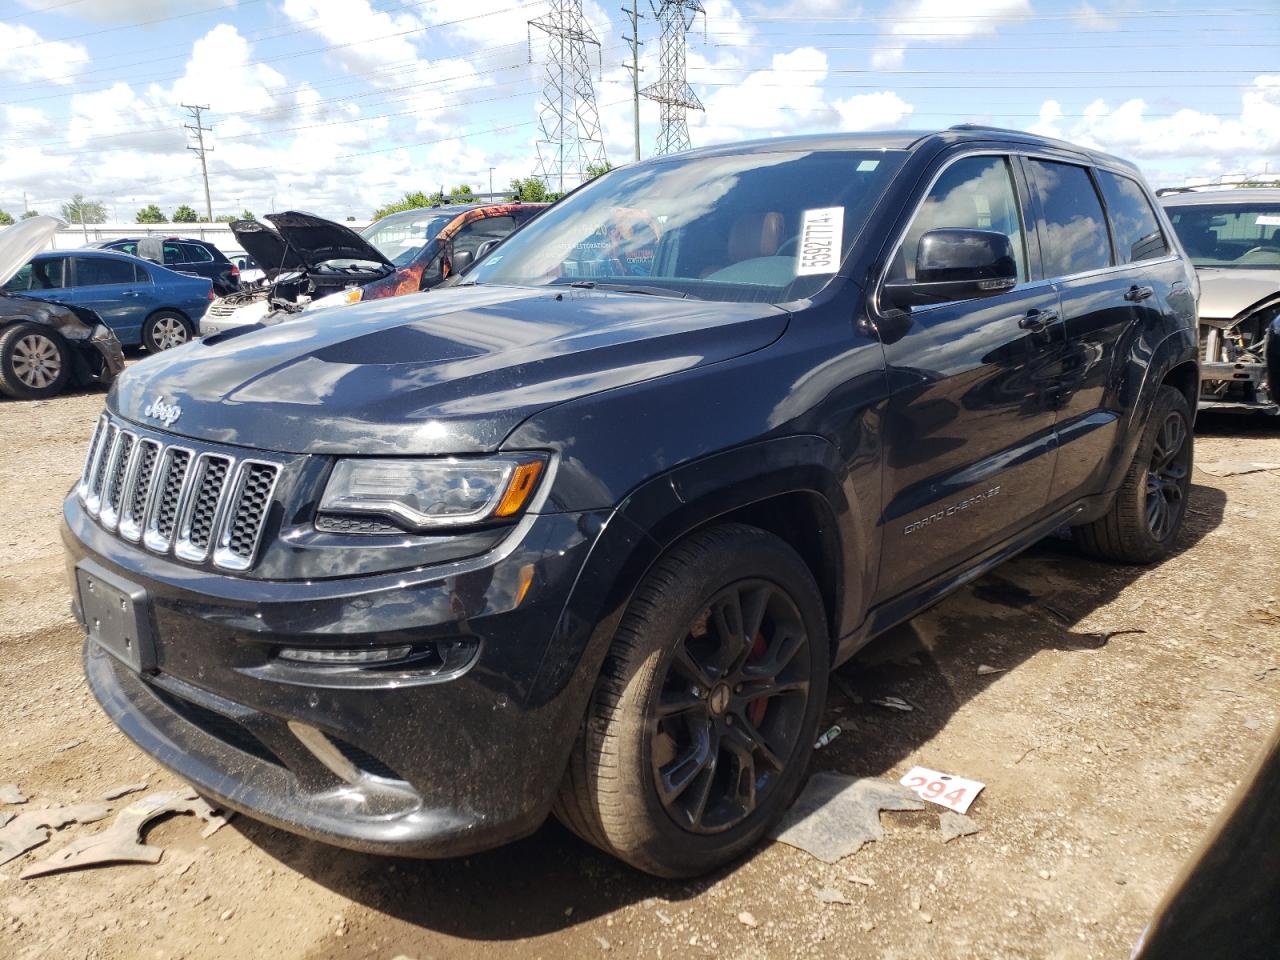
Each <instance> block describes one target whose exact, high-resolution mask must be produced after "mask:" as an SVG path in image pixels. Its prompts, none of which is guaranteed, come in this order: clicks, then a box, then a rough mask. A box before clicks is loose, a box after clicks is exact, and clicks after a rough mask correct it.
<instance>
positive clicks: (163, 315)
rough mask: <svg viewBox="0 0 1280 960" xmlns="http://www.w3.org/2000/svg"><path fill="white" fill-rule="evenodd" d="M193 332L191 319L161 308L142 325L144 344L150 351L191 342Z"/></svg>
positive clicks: (158, 350) (153, 351) (157, 351)
mask: <svg viewBox="0 0 1280 960" xmlns="http://www.w3.org/2000/svg"><path fill="white" fill-rule="evenodd" d="M192 334H193V330H192V327H191V321H190V320H188V319H187V318H186V317H184V316H183V315H182V314H180V313H175V312H173V311H172V310H161V311H160V312H159V313H153V314H152V315H151V316H149V317H147V322H146V323H144V324H143V325H142V345H143V346H144V347H146V348H147V351H148V352H149V353H159V352H160V351H161V350H170V349H172V348H173V347H180V346H182V345H183V344H184V343H189V342H190V341H191V337H192Z"/></svg>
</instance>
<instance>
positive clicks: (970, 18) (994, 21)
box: [871, 0, 1031, 70]
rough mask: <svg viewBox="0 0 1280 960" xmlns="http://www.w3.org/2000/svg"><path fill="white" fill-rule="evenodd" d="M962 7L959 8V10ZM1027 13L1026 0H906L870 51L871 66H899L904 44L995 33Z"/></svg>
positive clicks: (945, 41) (953, 39)
mask: <svg viewBox="0 0 1280 960" xmlns="http://www.w3.org/2000/svg"><path fill="white" fill-rule="evenodd" d="M961 8H962V9H961ZM1030 12H1031V4H1030V2H1029V0H969V2H967V3H964V4H957V3H956V2H955V0H908V2H907V3H905V4H904V5H903V6H902V8H901V10H900V11H899V12H898V16H897V18H896V19H895V20H894V22H893V23H891V24H890V25H889V26H888V27H887V28H886V29H885V31H884V33H885V38H886V39H885V41H884V42H883V43H882V44H881V45H880V46H879V47H877V48H876V49H875V50H874V51H872V54H871V66H872V67H874V68H876V69H878V70H889V69H893V68H895V67H898V66H901V64H902V61H903V58H904V55H905V53H906V50H907V47H908V46H910V45H911V44H921V43H956V42H960V41H964V40H967V39H969V38H970V37H977V36H983V35H987V34H993V33H996V32H997V29H998V28H999V27H1000V25H1001V24H1006V23H1016V22H1017V21H1019V20H1021V19H1022V18H1024V17H1025V16H1027V15H1028V14H1029V13H1030Z"/></svg>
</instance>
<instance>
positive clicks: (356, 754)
mask: <svg viewBox="0 0 1280 960" xmlns="http://www.w3.org/2000/svg"><path fill="white" fill-rule="evenodd" d="M327 736H328V737H329V741H330V742H331V743H332V744H333V745H334V746H335V747H337V748H338V750H339V751H340V752H341V753H342V755H343V756H344V757H346V758H347V759H348V760H350V761H351V762H352V763H353V764H355V766H356V767H358V768H359V769H361V770H363V771H364V772H365V773H367V774H369V775H371V776H374V777H381V778H382V779H383V780H400V781H403V780H404V777H402V776H400V774H399V773H397V772H396V771H395V770H392V769H391V768H390V767H389V766H387V765H386V764H385V763H383V762H382V761H381V760H379V759H378V758H377V757H375V756H374V755H373V754H371V753H368V752H367V751H364V750H361V749H360V748H359V747H357V746H356V745H355V744H354V743H347V741H345V740H341V739H339V738H338V737H335V736H334V735H333V734H327Z"/></svg>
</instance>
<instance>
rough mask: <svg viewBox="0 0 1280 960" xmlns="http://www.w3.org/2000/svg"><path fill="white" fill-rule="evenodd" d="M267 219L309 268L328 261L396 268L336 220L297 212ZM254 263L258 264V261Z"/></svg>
mask: <svg viewBox="0 0 1280 960" xmlns="http://www.w3.org/2000/svg"><path fill="white" fill-rule="evenodd" d="M267 219H268V220H270V221H271V222H272V223H273V224H274V225H275V228H276V229H277V230H279V231H280V236H281V237H283V238H284V240H285V242H286V243H288V245H289V246H290V247H291V248H292V249H293V250H294V252H296V253H297V254H298V256H299V257H301V258H302V259H303V260H305V261H306V263H307V265H308V266H315V265H316V264H319V263H323V262H324V261H326V260H365V261H370V262H372V263H381V264H383V265H384V266H388V267H391V266H394V264H392V263H391V261H390V260H388V259H387V258H386V257H384V256H383V255H382V254H381V253H379V252H378V250H377V248H375V247H374V246H372V245H371V244H370V243H369V241H367V240H365V239H364V237H362V236H360V234H358V233H356V232H355V231H354V230H352V229H351V228H350V227H346V226H343V225H342V224H340V223H334V222H333V221H332V220H325V219H324V218H323V217H317V216H315V215H313V214H310V213H300V212H298V211H297V210H286V211H285V212H284V213H269V214H267ZM237 236H239V234H237ZM245 250H246V251H249V248H248V247H246V248H245ZM254 259H255V260H257V257H254ZM258 262H259V263H261V262H262V261H261V260H258Z"/></svg>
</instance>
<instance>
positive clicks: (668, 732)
mask: <svg viewBox="0 0 1280 960" xmlns="http://www.w3.org/2000/svg"><path fill="white" fill-rule="evenodd" d="M829 668H830V647H829V644H828V639H827V627H826V617H825V613H824V608H823V603H822V597H821V594H820V593H819V592H818V587H817V585H816V584H815V583H814V580H813V576H812V574H811V573H810V572H809V569H808V567H807V566H805V563H804V561H803V560H801V558H800V556H799V555H798V554H797V553H796V552H795V551H794V550H793V549H792V548H791V547H790V546H788V545H787V544H786V543H784V542H783V541H782V540H780V539H778V538H777V537H775V536H773V535H772V534H769V533H766V532H764V531H762V530H758V529H756V528H754V527H747V526H741V525H737V524H726V525H724V526H720V527H715V528H712V529H709V530H706V531H704V532H701V533H697V534H694V535H693V536H691V537H689V538H688V539H686V540H685V541H683V542H682V543H680V544H678V545H677V546H676V547H674V548H673V549H672V550H671V551H670V552H669V553H668V554H667V555H666V556H665V557H663V558H662V559H661V560H660V561H659V562H658V563H657V564H656V565H655V567H654V569H653V570H652V571H651V572H650V574H649V575H648V576H647V577H646V579H645V581H644V582H643V583H642V584H641V586H640V588H639V589H638V590H637V591H636V595H635V597H634V598H633V599H632V602H631V605H630V606H629V607H628V609H627V612H626V614H625V616H624V617H623V619H622V622H621V623H620V624H619V626H618V630H617V633H616V634H615V636H614V640H613V644H612V646H611V647H610V650H609V653H608V655H607V657H606V658H605V662H604V666H603V667H602V669H601V673H600V678H599V680H598V681H597V684H596V689H595V691H594V693H593V695H592V699H591V703H590V705H589V707H588V710H587V716H586V720H585V722H584V724H583V727H582V730H581V732H580V733H579V736H578V740H577V743H576V744H575V746H574V749H573V753H572V756H571V758H570V761H569V768H568V771H567V773H566V776H565V781H564V784H563V786H562V787H561V790H560V795H559V798H558V799H557V801H556V805H555V813H556V816H557V817H558V818H559V819H560V820H561V822H563V823H564V824H565V825H566V826H568V827H569V828H570V829H571V830H573V831H574V832H575V833H577V834H578V835H579V836H580V837H582V838H583V839H584V840H586V841H588V842H589V843H592V844H594V845H595V846H597V847H600V848H601V849H602V850H605V851H606V852H609V853H612V854H613V855H615V856H617V857H619V858H621V859H622V860H625V861H626V862H627V863H629V864H631V865H632V866H634V867H637V868H639V869H641V870H645V871H647V872H649V873H653V874H656V875H658V876H663V877H684V876H693V875H696V874H701V873H706V872H707V871H709V870H713V869H715V868H716V867H718V866H720V865H722V864H724V863H726V862H728V861H730V860H732V859H734V858H735V857H738V856H740V855H741V854H742V853H744V852H745V851H747V850H748V849H750V847H751V846H752V845H754V844H755V843H756V842H757V841H758V840H759V839H760V838H761V836H763V834H764V832H765V831H766V830H767V829H768V828H769V827H770V826H771V825H772V824H773V823H774V821H776V820H777V818H778V817H779V816H780V815H781V814H782V812H783V811H784V810H786V808H787V807H788V806H789V805H790V804H791V801H792V800H793V799H794V798H795V795H796V792H797V791H798V790H799V787H800V784H801V780H802V778H803V776H804V772H805V768H806V766H807V765H808V762H809V756H810V754H811V753H812V751H813V742H814V738H815V736H816V731H817V726H818V721H819V719H820V718H821V711H822V708H823V702H824V700H825V699H826V689H827V674H828V671H829Z"/></svg>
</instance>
